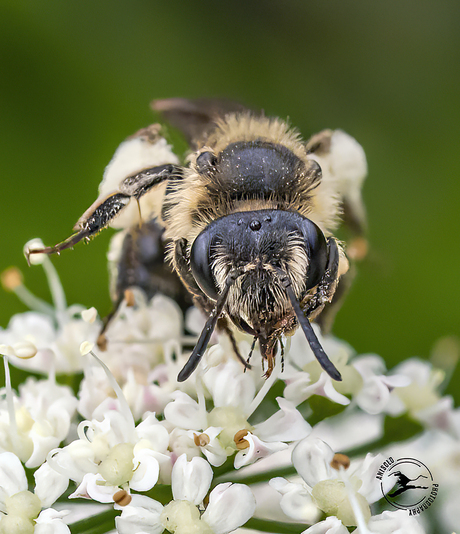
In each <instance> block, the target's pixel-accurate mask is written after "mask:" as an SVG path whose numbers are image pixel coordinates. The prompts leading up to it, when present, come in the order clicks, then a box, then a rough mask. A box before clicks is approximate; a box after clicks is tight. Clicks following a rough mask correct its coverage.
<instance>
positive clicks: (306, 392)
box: [284, 370, 311, 406]
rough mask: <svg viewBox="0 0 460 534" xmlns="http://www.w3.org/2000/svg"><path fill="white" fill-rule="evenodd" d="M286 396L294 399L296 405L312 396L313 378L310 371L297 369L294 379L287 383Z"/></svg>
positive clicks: (291, 399)
mask: <svg viewBox="0 0 460 534" xmlns="http://www.w3.org/2000/svg"><path fill="white" fill-rule="evenodd" d="M286 384H287V385H286V387H285V388H284V397H285V398H286V399H288V400H290V401H292V402H293V403H294V404H295V405H296V406H297V405H299V404H300V403H301V402H303V401H304V400H306V399H308V397H310V396H311V393H310V391H311V390H310V389H308V388H309V386H310V385H311V378H310V375H309V374H308V373H305V372H298V371H297V370H296V371H295V375H294V377H293V379H290V380H289V381H288V382H287V383H286Z"/></svg>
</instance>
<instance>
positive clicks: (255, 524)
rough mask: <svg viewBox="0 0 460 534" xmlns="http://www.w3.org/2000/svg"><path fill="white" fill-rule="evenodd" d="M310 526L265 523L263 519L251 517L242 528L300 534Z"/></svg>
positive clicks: (278, 522)
mask: <svg viewBox="0 0 460 534" xmlns="http://www.w3.org/2000/svg"><path fill="white" fill-rule="evenodd" d="M309 526H310V525H306V524H305V523H303V524H301V523H283V522H281V521H267V520H265V519H258V518H256V517H253V518H252V519H250V520H249V521H248V522H247V523H246V524H245V525H244V528H248V529H253V530H260V531H261V532H272V533H276V534H278V533H279V532H282V533H283V534H300V533H301V532H304V531H305V530H306V529H307V528H308V527H309Z"/></svg>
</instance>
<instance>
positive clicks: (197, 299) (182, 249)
mask: <svg viewBox="0 0 460 534" xmlns="http://www.w3.org/2000/svg"><path fill="white" fill-rule="evenodd" d="M173 246H174V256H173V261H174V270H175V271H176V273H177V274H178V275H179V278H180V279H181V282H182V283H183V284H184V286H185V289H186V290H187V291H188V292H189V293H190V295H192V297H193V301H194V303H195V304H196V306H197V307H198V308H199V309H200V310H201V311H203V312H204V313H205V314H206V315H208V316H209V314H210V313H211V312H212V310H213V308H214V303H213V302H212V301H211V300H209V298H208V297H207V296H206V295H205V294H204V293H203V291H202V290H201V289H200V288H199V287H198V284H197V283H196V281H195V278H193V274H192V271H191V270H190V259H189V257H188V254H187V247H188V243H187V240H186V239H184V238H182V239H178V240H177V241H176V242H175V243H174V245H173Z"/></svg>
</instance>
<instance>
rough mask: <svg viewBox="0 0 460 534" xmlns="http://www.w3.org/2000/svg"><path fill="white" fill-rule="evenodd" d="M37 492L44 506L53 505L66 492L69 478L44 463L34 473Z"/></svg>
mask: <svg viewBox="0 0 460 534" xmlns="http://www.w3.org/2000/svg"><path fill="white" fill-rule="evenodd" d="M34 477H35V494H36V495H37V497H38V498H39V499H40V500H41V502H42V505H43V506H44V507H48V506H51V505H52V504H53V503H54V502H55V501H57V499H58V498H59V497H60V496H61V495H62V494H63V493H64V491H65V490H66V489H67V486H68V485H69V478H68V477H66V476H64V475H61V474H60V473H58V472H57V471H55V470H54V469H52V468H51V467H50V465H49V464H48V463H44V464H43V465H42V466H41V467H39V468H38V469H37V471H35V473H34Z"/></svg>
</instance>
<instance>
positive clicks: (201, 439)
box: [193, 433, 211, 447]
mask: <svg viewBox="0 0 460 534" xmlns="http://www.w3.org/2000/svg"><path fill="white" fill-rule="evenodd" d="M193 441H194V443H195V445H196V446H197V447H206V445H209V443H210V441H211V440H210V439H209V436H208V435H207V434H204V433H203V434H193Z"/></svg>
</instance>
